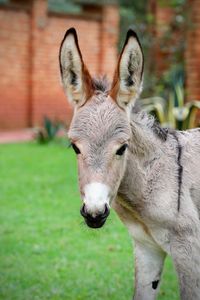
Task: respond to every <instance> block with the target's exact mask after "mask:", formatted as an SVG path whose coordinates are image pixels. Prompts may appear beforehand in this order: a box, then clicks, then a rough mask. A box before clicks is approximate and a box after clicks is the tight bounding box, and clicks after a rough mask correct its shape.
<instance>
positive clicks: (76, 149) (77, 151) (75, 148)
mask: <svg viewBox="0 0 200 300" xmlns="http://www.w3.org/2000/svg"><path fill="white" fill-rule="evenodd" d="M72 148H73V149H74V151H75V153H76V154H80V153H81V151H80V150H79V148H78V147H77V146H76V145H75V144H73V143H72Z"/></svg>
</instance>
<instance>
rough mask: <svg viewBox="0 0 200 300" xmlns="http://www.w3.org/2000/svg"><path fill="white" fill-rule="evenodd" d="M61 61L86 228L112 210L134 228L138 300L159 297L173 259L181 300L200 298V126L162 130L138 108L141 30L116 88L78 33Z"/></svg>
mask: <svg viewBox="0 0 200 300" xmlns="http://www.w3.org/2000/svg"><path fill="white" fill-rule="evenodd" d="M59 58H60V70H61V77H62V83H63V86H64V90H65V92H66V94H67V98H68V99H69V101H71V102H72V103H74V115H73V118H72V122H71V125H70V128H69V132H68V135H69V139H70V140H71V143H72V147H73V149H74V151H75V153H76V154H77V160H78V172H79V186H80V194H81V198H82V200H83V205H82V208H81V215H82V216H83V217H84V219H85V222H86V224H87V225H88V226H89V227H91V228H100V227H101V226H103V225H104V223H105V222H106V219H107V217H108V215H109V211H110V207H112V208H113V209H114V210H115V211H116V212H117V214H118V216H119V218H120V219H121V220H122V222H123V223H124V224H125V226H127V228H128V231H129V233H130V235H131V237H132V238H133V240H134V245H135V247H134V248H135V293H134V300H153V299H156V296H157V294H158V290H159V286H160V280H161V273H162V269H163V263H164V260H165V257H166V255H167V254H169V255H171V256H172V259H173V262H174V265H175V268H176V271H177V274H178V278H179V284H180V296H181V299H182V300H197V299H200V219H199V215H200V129H193V130H189V131H185V132H181V131H175V130H174V131H172V130H167V129H162V128H161V127H160V126H159V125H158V124H157V123H156V122H155V120H154V119H153V118H152V117H150V116H148V115H147V114H145V113H144V112H136V111H135V109H134V107H135V102H136V99H137V98H138V97H139V94H140V92H141V87H142V79H143V66H144V56H143V52H142V48H141V44H140V42H139V40H138V37H137V35H136V33H135V32H134V31H132V30H129V31H128V33H127V36H126V40H125V44H124V47H123V49H122V52H121V54H120V56H119V60H118V64H117V68H116V71H115V73H114V79H113V82H112V85H111V87H110V88H109V86H108V84H107V83H106V81H105V80H104V79H93V78H92V77H91V76H90V73H89V71H88V69H87V68H86V66H85V64H84V62H83V58H82V55H81V51H80V48H79V45H78V38H77V34H76V31H75V29H74V28H71V29H69V30H68V31H67V32H66V34H65V36H64V39H63V41H62V43H61V47H60V56H59Z"/></svg>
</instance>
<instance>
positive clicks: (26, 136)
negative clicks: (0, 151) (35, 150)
mask: <svg viewBox="0 0 200 300" xmlns="http://www.w3.org/2000/svg"><path fill="white" fill-rule="evenodd" d="M32 139H33V129H21V130H12V131H11V130H10V131H0V144H7V143H15V142H25V141H31V140H32Z"/></svg>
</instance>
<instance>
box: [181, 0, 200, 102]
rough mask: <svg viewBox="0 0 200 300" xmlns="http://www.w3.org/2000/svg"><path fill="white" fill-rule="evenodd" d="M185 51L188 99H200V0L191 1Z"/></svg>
mask: <svg viewBox="0 0 200 300" xmlns="http://www.w3.org/2000/svg"><path fill="white" fill-rule="evenodd" d="M188 7H189V8H190V11H189V20H188V21H189V25H188V29H187V43H186V51H185V67H186V87H187V100H200V55H199V53H200V0H193V1H191V0H190V1H189V5H188Z"/></svg>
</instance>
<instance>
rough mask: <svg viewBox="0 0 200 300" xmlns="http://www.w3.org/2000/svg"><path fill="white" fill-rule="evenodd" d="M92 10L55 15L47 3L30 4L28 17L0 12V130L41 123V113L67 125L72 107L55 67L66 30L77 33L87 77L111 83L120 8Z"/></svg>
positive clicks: (0, 10)
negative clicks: (100, 76) (103, 78)
mask: <svg viewBox="0 0 200 300" xmlns="http://www.w3.org/2000/svg"><path fill="white" fill-rule="evenodd" d="M94 9H95V13H91V11H90V10H91V8H90V7H89V6H88V7H86V8H85V10H84V14H83V15H82V16H70V15H61V14H59V15H58V14H54V13H48V11H47V1H46V0H35V1H33V7H32V9H31V11H30V13H28V12H25V11H21V10H19V11H16V10H12V9H11V10H8V9H7V10H5V9H0V43H1V50H0V51H2V53H1V56H0V67H1V70H3V72H1V73H0V97H1V98H0V99H1V106H0V129H3V128H23V127H28V126H36V125H40V124H41V122H42V120H43V117H44V116H45V115H46V116H49V117H50V118H51V119H58V120H62V121H64V122H66V123H69V120H70V117H71V112H72V109H71V107H70V106H69V104H68V103H67V101H66V98H65V95H64V92H63V90H62V87H61V84H60V73H59V66H58V52H59V46H60V42H61V40H62V38H63V36H64V33H65V31H66V29H68V28H69V27H75V28H76V29H77V32H78V35H79V43H80V48H81V50H82V54H83V58H84V60H85V63H86V64H87V66H88V68H89V70H90V71H91V74H92V75H97V74H104V73H107V74H108V76H109V78H110V79H111V76H112V74H113V71H114V68H115V64H116V57H117V37H118V21H119V20H118V8H117V6H113V5H110V6H109V5H107V6H98V7H95V8H94ZM11 19H12V20H15V22H12V23H11V22H10V20H11ZM15 24H18V25H17V26H16V25H15ZM20 26H21V27H20ZM16 60H17V64H16V65H14V66H13V63H15V61H16ZM10 62H12V66H11V64H10ZM4 70H5V71H4ZM2 83H3V84H2Z"/></svg>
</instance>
